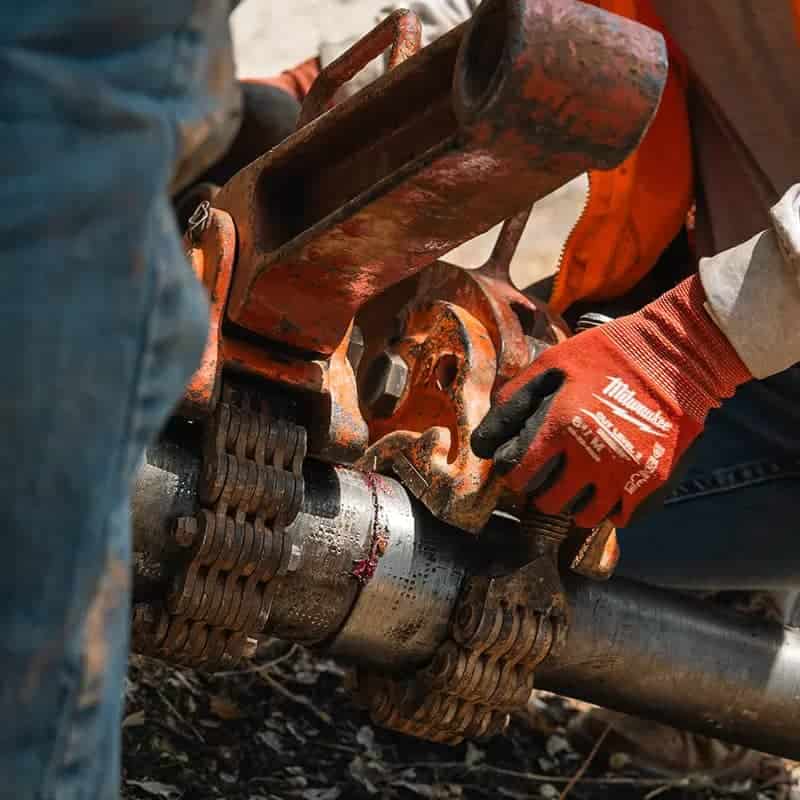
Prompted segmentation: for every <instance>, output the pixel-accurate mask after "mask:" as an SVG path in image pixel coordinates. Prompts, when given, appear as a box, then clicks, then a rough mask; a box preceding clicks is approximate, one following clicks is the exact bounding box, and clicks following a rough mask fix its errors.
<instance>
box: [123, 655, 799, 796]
mask: <svg viewBox="0 0 800 800" xmlns="http://www.w3.org/2000/svg"><path fill="white" fill-rule="evenodd" d="M268 649H269V652H268V653H267V656H266V659H265V661H263V662H262V664H261V666H259V667H258V668H250V671H244V672H237V673H235V674H230V673H228V674H225V673H223V674H217V675H204V674H200V673H196V672H193V671H191V670H179V669H175V668H172V667H169V666H167V665H164V664H162V663H160V662H157V661H152V660H149V659H145V658H142V657H138V656H134V657H133V658H132V662H131V667H130V675H129V680H128V684H127V697H128V710H127V713H126V717H125V720H124V729H123V736H124V755H123V795H122V796H123V800H153V798H162V800H184V799H185V800H211V798H224V799H225V800H289V798H292V799H293V800H339V798H341V800H367V798H389V799H390V800H394V799H395V798H396V799H397V800H404V799H405V798H408V800H413V799H414V798H429V799H430V800H457V799H458V798H464V799H465V800H472V799H473V798H474V800H478V799H479V798H480V799H481V800H483V798H493V799H494V798H512V800H522V799H523V798H543V800H559V798H562V797H566V796H570V797H572V798H574V799H575V800H605V799H606V798H614V799H615V800H633V799H634V798H637V799H640V800H654V798H656V797H662V798H664V800H681V799H682V798H692V800H700V798H703V799H704V800H711V798H730V797H738V798H752V799H753V800H778V798H781V797H786V796H787V790H788V787H786V786H785V785H775V783H774V779H773V783H772V784H770V782H762V781H756V780H748V781H744V782H740V783H738V784H731V785H728V786H725V787H723V786H717V785H714V784H713V783H711V782H706V783H703V782H699V783H694V784H688V783H687V782H686V781H675V780H674V779H673V780H670V779H667V778H663V777H656V776H652V775H644V774H641V773H638V772H636V771H632V770H630V769H629V768H627V767H626V758H625V757H624V756H622V755H621V754H616V755H612V756H611V758H610V759H609V758H608V757H607V756H605V757H600V756H598V757H596V758H595V759H594V760H593V761H592V762H591V763H588V764H587V758H586V756H585V755H584V754H581V753H578V752H576V751H575V750H574V749H573V748H572V747H571V745H570V743H569V741H568V739H567V737H566V735H565V726H566V724H567V723H568V721H569V719H570V718H571V717H572V716H573V715H574V714H575V713H579V711H578V709H577V708H576V706H575V704H572V703H570V702H568V701H565V700H563V699H561V698H557V697H554V696H550V695H542V696H540V697H537V698H536V700H535V701H534V702H533V704H532V705H531V707H530V708H529V711H528V712H527V713H526V714H525V715H522V716H520V717H518V718H516V719H514V720H513V722H512V724H511V726H510V728H509V730H508V732H507V733H506V734H505V735H504V736H502V737H499V738H496V739H494V740H491V741H489V742H480V743H475V744H473V743H466V744H463V745H461V746H459V747H455V748H451V747H446V746H439V745H433V744H430V743H427V742H422V741H417V740H414V739H411V738H408V737H405V736H401V735H398V734H393V733H390V732H388V731H385V730H381V729H377V728H375V727H373V726H372V725H371V723H370V720H369V718H368V717H367V716H366V715H365V714H364V713H362V712H361V711H360V710H359V709H357V708H356V707H355V706H354V705H353V703H352V702H351V701H350V699H349V697H348V695H347V692H346V690H345V688H344V683H343V678H344V672H343V671H342V669H341V668H340V667H339V666H338V665H337V664H335V663H334V662H332V661H329V660H325V659H320V658H315V657H314V656H312V655H311V654H310V653H308V652H307V651H305V650H303V649H302V648H298V647H289V646H287V645H286V644H284V643H280V642H274V643H270V645H269V648H268ZM609 762H610V763H609ZM587 766H588V768H587ZM576 776H578V777H579V779H578V780H577V781H575V780H574V778H575V777H576Z"/></svg>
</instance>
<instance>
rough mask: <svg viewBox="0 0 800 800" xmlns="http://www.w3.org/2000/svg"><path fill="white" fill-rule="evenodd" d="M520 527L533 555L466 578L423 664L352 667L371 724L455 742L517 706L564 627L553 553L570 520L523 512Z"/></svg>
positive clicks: (489, 728) (498, 726)
mask: <svg viewBox="0 0 800 800" xmlns="http://www.w3.org/2000/svg"><path fill="white" fill-rule="evenodd" d="M524 527H525V529H526V531H527V533H528V535H529V536H530V538H531V541H532V542H533V544H534V548H533V551H534V556H535V557H534V558H532V560H531V561H530V562H529V563H528V564H526V565H525V566H524V567H522V568H521V569H519V570H516V571H514V572H513V573H512V574H511V575H509V576H508V577H505V578H485V577H475V578H471V579H470V580H469V581H468V582H467V583H466V585H465V587H464V589H463V590H462V593H461V596H460V598H459V602H458V606H457V608H456V611H455V614H454V616H453V619H452V622H451V626H450V636H449V638H448V639H447V640H446V641H445V642H444V643H443V644H442V645H441V646H440V647H439V649H438V650H437V652H436V655H435V656H434V658H433V661H432V662H431V663H430V664H429V665H428V666H427V667H426V668H425V669H423V670H421V671H420V672H418V673H417V674H416V675H415V676H413V677H412V678H410V679H408V680H401V679H396V678H391V677H386V676H383V675H377V674H374V673H371V672H367V671H359V672H357V673H356V686H355V693H356V699H357V700H359V701H360V702H361V704H362V705H363V706H364V707H366V708H367V709H368V710H369V712H370V714H371V715H372V718H373V721H374V722H375V723H376V724H378V725H382V726H383V727H386V728H391V729H392V730H396V731H399V732H401V733H405V734H409V735H412V736H416V737H418V738H422V739H428V740H430V741H433V742H440V743H443V744H452V745H455V744H459V743H460V742H462V741H463V740H464V739H481V738H489V737H491V736H494V735H496V734H498V733H502V731H504V730H505V728H506V726H507V725H508V722H509V719H510V714H511V712H512V711H514V710H515V709H520V708H524V707H525V705H526V703H527V702H528V698H529V697H530V695H531V692H532V691H533V679H534V671H535V668H536V667H537V666H538V665H539V664H540V663H541V662H542V661H543V660H544V659H545V658H547V657H548V656H549V655H550V654H552V653H554V652H556V651H557V650H558V649H559V648H560V646H561V644H562V643H563V640H564V637H565V634H566V628H567V625H566V623H567V614H566V603H565V599H564V595H563V591H562V588H561V581H560V578H559V576H558V566H557V554H558V549H559V546H560V544H561V542H562V541H563V540H564V538H565V537H566V535H567V534H568V533H569V529H570V523H569V519H568V518H566V517H545V516H542V515H538V514H531V515H530V516H529V518H528V519H527V520H526V522H525V525H524Z"/></svg>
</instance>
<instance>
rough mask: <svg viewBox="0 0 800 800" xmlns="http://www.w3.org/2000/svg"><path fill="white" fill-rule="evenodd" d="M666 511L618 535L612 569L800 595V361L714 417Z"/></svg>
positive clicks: (687, 585) (682, 582)
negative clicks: (616, 560)
mask: <svg viewBox="0 0 800 800" xmlns="http://www.w3.org/2000/svg"><path fill="white" fill-rule="evenodd" d="M687 463H688V465H689V469H688V473H687V474H686V475H685V476H684V477H683V479H682V482H681V483H680V485H679V487H678V489H677V491H676V492H675V493H674V494H673V495H672V496H671V497H670V498H669V499H668V500H667V502H666V504H665V505H664V506H663V508H662V509H661V510H659V511H657V512H653V513H651V514H650V515H649V516H645V517H643V518H642V519H641V520H640V521H638V522H636V523H634V524H633V525H631V526H630V527H629V528H627V529H625V530H623V531H620V532H619V536H620V547H621V552H622V556H621V559H620V565H619V573H620V574H622V575H626V576H628V577H631V578H635V579H637V580H641V581H645V582H647V583H655V584H660V585H663V586H671V587H675V588H680V589H703V590H716V589H784V590H797V589H800V513H798V512H799V511H800V365H797V366H795V367H792V368H791V369H789V370H787V371H786V372H783V373H781V374H780V375H775V376H774V377H772V378H769V379H767V380H765V381H760V382H756V381H753V382H752V383H749V384H746V385H745V386H742V387H741V388H740V389H739V391H738V392H737V393H736V395H735V396H734V397H733V398H731V399H730V400H728V401H727V402H726V403H725V404H724V405H723V406H722V407H721V408H719V409H717V410H716V411H713V412H712V413H711V415H710V416H709V419H708V424H707V426H706V430H705V433H704V434H703V436H702V437H701V438H700V439H699V440H698V441H697V442H696V444H695V445H694V446H693V448H692V449H691V451H690V452H689V454H688V456H687Z"/></svg>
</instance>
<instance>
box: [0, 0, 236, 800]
mask: <svg viewBox="0 0 800 800" xmlns="http://www.w3.org/2000/svg"><path fill="white" fill-rule="evenodd" d="M205 5H206V6H207V8H206V9H200V4H197V3H194V2H192V1H191V0H171V1H170V2H164V0H130V2H121V1H119V2H115V1H114V0H102V2H100V0H89V2H67V0H62V1H59V2H53V0H48V2H44V0H27V2H25V3H20V4H18V3H8V4H5V5H4V6H3V8H2V10H0V71H2V75H3V80H2V81H0V109H2V111H0V115H1V116H2V119H1V120H0V175H2V181H0V260H2V265H3V266H2V269H1V270H0V331H1V332H2V341H3V342H4V352H5V357H4V358H3V360H2V363H0V436H1V437H2V438H1V439H0V551H1V552H2V559H1V560H0V718H2V720H3V722H2V725H0V776H2V783H0V797H3V798H6V797H8V798H14V800H33V799H34V798H36V800H53V798H58V800H77V798H80V799H81V800H106V799H107V800H112V798H116V797H117V796H118V791H117V783H118V774H119V773H118V768H119V765H118V754H119V753H118V751H119V717H120V711H121V705H122V702H123V676H124V667H125V661H126V652H125V651H126V647H127V634H128V619H129V590H128V587H129V570H130V563H129V538H128V520H127V504H128V490H129V484H130V482H131V478H132V475H133V473H134V470H135V467H136V464H137V462H138V460H139V458H140V455H141V452H142V449H143V447H144V445H145V443H146V442H148V440H150V439H151V437H152V436H153V435H154V434H155V433H156V432H157V430H158V428H159V427H160V425H161V424H162V422H163V420H164V418H165V416H166V415H167V413H168V412H169V411H170V409H171V408H172V406H173V404H174V403H175V401H176V399H177V397H178V395H179V393H180V390H181V387H182V385H183V383H184V381H185V380H186V379H187V377H188V376H189V374H190V372H191V370H192V368H193V366H194V365H195V364H196V362H197V360H198V359H199V355H200V353H201V350H202V345H203V341H204V338H205V334H206V323H205V299H204V297H203V293H202V290H201V289H200V287H199V286H198V285H197V284H196V282H195V281H194V278H193V276H192V275H191V272H190V270H189V268H188V266H187V264H186V261H185V258H184V256H183V253H182V250H181V245H180V242H179V239H178V236H177V232H176V230H175V227H174V222H173V219H172V215H171V210H170V208H169V203H168V200H167V185H168V183H169V181H170V178H171V176H172V175H173V172H174V164H175V162H176V160H177V158H178V149H179V143H180V142H181V141H182V140H183V139H184V138H185V135H186V134H187V133H189V134H190V133H191V125H188V126H187V127H183V122H184V121H188V120H191V119H192V118H194V119H199V118H200V117H201V116H203V114H204V113H207V111H208V109H209V108H210V107H211V104H212V100H211V98H210V96H209V95H208V93H207V91H206V88H207V87H206V72H207V70H206V66H207V64H206V62H207V49H206V46H205V42H204V36H203V34H204V22H205V19H204V18H201V17H200V16H199V15H198V13H197V12H198V10H203V11H204V13H205V12H206V11H207V12H209V13H214V14H216V13H218V12H217V11H216V9H217V7H219V8H220V11H221V12H222V13H223V14H224V8H223V6H224V4H222V3H219V4H214V3H213V2H208V3H207V4H205ZM223 20H224V16H223Z"/></svg>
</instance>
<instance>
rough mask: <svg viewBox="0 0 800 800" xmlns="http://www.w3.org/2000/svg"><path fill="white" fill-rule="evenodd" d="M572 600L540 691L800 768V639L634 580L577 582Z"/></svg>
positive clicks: (570, 587)
mask: <svg viewBox="0 0 800 800" xmlns="http://www.w3.org/2000/svg"><path fill="white" fill-rule="evenodd" d="M567 595H568V601H569V602H568V604H569V607H570V609H571V614H572V621H571V627H570V631H569V634H568V639H567V642H566V646H565V648H564V649H563V650H562V652H561V653H560V654H558V655H557V656H555V657H552V658H550V659H548V660H547V661H545V663H544V664H542V665H541V666H540V667H539V669H538V670H537V673H536V686H537V687H539V688H542V689H547V690H549V691H552V692H556V693H558V694H562V695H567V696H569V697H575V698H579V699H582V700H586V701H588V702H591V703H595V704H597V705H601V706H606V707H608V708H613V709H615V710H618V711H625V712H628V713H630V714H635V715H637V716H639V717H644V718H645V719H654V720H659V721H661V722H665V723H668V724H671V725H674V726H676V727H679V728H683V729H686V730H691V731H694V732H697V733H703V734H707V735H709V736H714V737H717V738H720V739H724V740H726V741H729V742H734V743H737V744H741V745H745V746H747V747H752V748H754V749H756V750H762V751H765V752H769V753H774V754H776V755H780V756H784V757H786V758H792V759H798V758H800V630H798V629H794V628H784V627H782V626H781V625H778V624H769V623H767V622H765V621H763V620H757V619H750V618H748V617H743V616H741V615H734V614H726V613H725V612H724V610H721V609H717V608H714V607H713V606H710V605H709V604H708V603H702V602H700V601H699V600H696V599H694V598H689V597H683V596H680V595H677V594H675V593H672V592H666V591H662V590H659V589H654V588H651V587H647V586H642V585H639V584H636V583H633V582H629V581H624V580H616V579H615V580H612V581H610V582H609V583H607V584H600V583H594V582H591V581H587V580H583V579H578V578H570V579H569V580H568V583H567Z"/></svg>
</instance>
